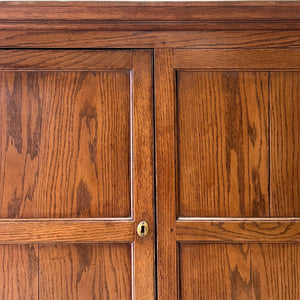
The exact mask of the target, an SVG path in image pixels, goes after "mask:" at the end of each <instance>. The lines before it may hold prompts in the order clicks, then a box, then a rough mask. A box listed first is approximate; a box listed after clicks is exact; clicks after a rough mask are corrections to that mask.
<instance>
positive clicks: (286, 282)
mask: <svg viewBox="0 0 300 300" xmlns="http://www.w3.org/2000/svg"><path fill="white" fill-rule="evenodd" d="M299 262H300V244H181V245H180V291H181V299H207V300H209V299H211V300H213V299H237V300H238V299H243V300H244V299H245V300H246V299H278V300H279V299H281V300H284V299H298V298H299V296H300V289H299V280H300V277H299V271H298V270H299V268H300V266H299Z"/></svg>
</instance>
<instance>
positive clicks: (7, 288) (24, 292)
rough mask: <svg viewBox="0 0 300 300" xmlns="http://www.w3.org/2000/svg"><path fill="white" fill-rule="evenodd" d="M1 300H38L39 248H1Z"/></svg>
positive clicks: (20, 246) (4, 246)
mask: <svg viewBox="0 0 300 300" xmlns="http://www.w3.org/2000/svg"><path fill="white" fill-rule="evenodd" d="M0 266H1V268H0V297H1V299H30V300H37V299H38V247H37V246H36V245H1V246H0Z"/></svg>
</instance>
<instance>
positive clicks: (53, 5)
mask: <svg viewBox="0 0 300 300" xmlns="http://www.w3.org/2000/svg"><path fill="white" fill-rule="evenodd" d="M4 29H6V30H7V29H10V30H12V29H31V30H42V29H43V30H54V29H56V30H58V29H60V30H118V31H132V30H135V31H136V30H143V31H144V30H145V31H149V30H158V31H161V30H216V29H217V30H228V29H229V30H233V29H234V30H236V29H247V30H251V29H252V30H258V29H265V30H266V29H273V30H274V29H281V30H282V29H292V30H293V29H300V3H299V2H298V1H287V2H281V1H280V2H276V1H267V2H261V1H247V2H236V1H235V2H234V1H228V2H112V1H110V2H88V1H87V2H83V1H82V2H49V1H46V2H39V1H38V2H29V1H28V2H27V1H26V2H18V1H13V2H6V1H5V2H2V3H0V30H4Z"/></svg>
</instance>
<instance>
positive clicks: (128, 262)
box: [0, 50, 155, 300]
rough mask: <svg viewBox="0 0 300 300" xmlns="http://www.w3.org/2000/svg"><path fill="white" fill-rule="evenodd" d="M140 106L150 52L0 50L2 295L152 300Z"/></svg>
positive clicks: (146, 111)
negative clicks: (141, 231) (143, 231)
mask: <svg viewBox="0 0 300 300" xmlns="http://www.w3.org/2000/svg"><path fill="white" fill-rule="evenodd" d="M152 107H153V104H152V54H151V51H148V50H138V51H135V50H132V51H121V50H120V51H100V50H99V51H98V50H95V51H89V50H86V51H78V50H65V51H64V50H2V51H0V217H1V219H0V265H1V271H0V295H1V298H2V299H47V300H49V299H55V300H58V299H81V300H87V299H122V300H124V299H133V298H135V299H153V298H154V291H155V288H154V284H155V282H154V274H155V272H154V232H155V230H154V220H153V121H152V120H153V113H152ZM142 220H145V221H146V222H148V224H149V233H148V235H147V236H146V237H144V238H141V237H139V236H138V235H137V233H136V228H137V225H138V223H139V222H140V221H142Z"/></svg>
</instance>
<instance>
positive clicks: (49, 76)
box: [0, 71, 130, 218]
mask: <svg viewBox="0 0 300 300" xmlns="http://www.w3.org/2000/svg"><path fill="white" fill-rule="evenodd" d="M0 109H1V110H0V115H1V119H0V136H1V138H0V174H1V177H0V178H1V181H0V216H1V217H2V218H5V217H6V218H21V217H23V218H32V217H126V216H130V78H129V72H127V71H124V72H123V71H108V72H42V71H39V72H33V71H30V72H2V73H0Z"/></svg>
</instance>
